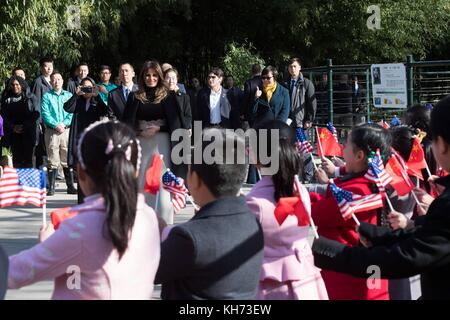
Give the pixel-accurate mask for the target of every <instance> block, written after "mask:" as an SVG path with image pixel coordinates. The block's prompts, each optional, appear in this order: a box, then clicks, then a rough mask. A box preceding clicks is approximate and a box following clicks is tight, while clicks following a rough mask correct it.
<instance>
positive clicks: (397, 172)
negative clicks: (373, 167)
mask: <svg viewBox="0 0 450 320" xmlns="http://www.w3.org/2000/svg"><path fill="white" fill-rule="evenodd" d="M386 171H387V172H388V173H389V174H390V175H391V177H392V182H391V183H390V185H391V186H392V187H393V188H394V189H395V190H396V191H397V194H398V195H399V196H404V195H406V194H408V193H410V192H411V191H412V190H413V189H414V184H413V182H412V181H411V179H410V178H409V176H408V175H407V173H406V170H405V168H404V167H403V166H402V164H401V163H400V162H399V160H398V159H397V157H396V156H395V155H392V157H391V158H390V159H389V161H388V163H387V164H386Z"/></svg>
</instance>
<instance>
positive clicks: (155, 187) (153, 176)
mask: <svg viewBox="0 0 450 320" xmlns="http://www.w3.org/2000/svg"><path fill="white" fill-rule="evenodd" d="M162 165H163V162H162V159H161V157H160V155H159V154H155V155H154V156H153V158H152V163H151V164H150V166H149V167H148V169H147V171H146V172H145V186H144V191H145V192H149V193H151V194H157V193H158V192H159V186H160V183H161V170H162Z"/></svg>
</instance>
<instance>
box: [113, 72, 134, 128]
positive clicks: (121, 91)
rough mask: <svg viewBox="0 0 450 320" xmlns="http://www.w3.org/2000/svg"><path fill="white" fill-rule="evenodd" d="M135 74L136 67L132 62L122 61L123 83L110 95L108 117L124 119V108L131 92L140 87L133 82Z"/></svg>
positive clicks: (120, 74) (120, 75) (121, 75)
mask: <svg viewBox="0 0 450 320" xmlns="http://www.w3.org/2000/svg"><path fill="white" fill-rule="evenodd" d="M134 76H135V72H134V68H133V66H132V65H131V64H130V63H122V64H121V65H120V66H119V77H120V82H121V85H120V86H119V87H117V88H116V89H114V90H112V91H111V92H110V93H109V95H108V117H109V118H110V119H117V120H122V116H123V110H124V109H125V106H126V104H127V101H128V98H129V97H130V94H131V93H132V92H135V91H137V89H138V86H137V85H136V84H135V83H134V82H133V78H134Z"/></svg>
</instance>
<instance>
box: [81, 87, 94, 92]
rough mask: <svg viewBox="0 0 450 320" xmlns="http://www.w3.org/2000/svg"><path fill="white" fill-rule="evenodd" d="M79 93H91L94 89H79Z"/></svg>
mask: <svg viewBox="0 0 450 320" xmlns="http://www.w3.org/2000/svg"><path fill="white" fill-rule="evenodd" d="M80 89H81V92H83V93H92V92H93V90H94V87H81V88H80Z"/></svg>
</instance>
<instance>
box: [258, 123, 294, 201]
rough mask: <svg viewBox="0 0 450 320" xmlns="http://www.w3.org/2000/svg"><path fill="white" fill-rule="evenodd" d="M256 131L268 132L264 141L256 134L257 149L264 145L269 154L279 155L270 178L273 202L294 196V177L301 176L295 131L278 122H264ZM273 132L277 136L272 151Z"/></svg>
mask: <svg viewBox="0 0 450 320" xmlns="http://www.w3.org/2000/svg"><path fill="white" fill-rule="evenodd" d="M256 129H257V130H258V131H259V130H260V129H266V130H267V131H268V132H267V135H266V137H267V139H266V141H261V139H262V137H264V136H262V135H260V134H259V133H258V135H257V136H258V147H259V145H260V144H261V143H265V144H266V146H267V150H268V151H269V152H275V153H276V154H278V155H279V168H278V171H277V173H275V174H274V175H273V176H272V181H273V184H274V186H275V194H274V197H275V201H277V202H278V200H279V199H280V198H282V197H292V196H294V176H295V175H298V176H299V177H302V176H303V160H302V158H301V157H300V155H299V154H298V151H297V148H296V145H295V142H296V136H295V130H294V129H293V128H291V127H290V126H288V125H287V124H286V123H284V122H283V121H279V120H271V121H267V122H264V123H262V124H261V125H258V126H257V128H256ZM275 130H278V134H279V140H278V149H276V150H272V149H273V146H272V145H271V136H272V133H274V131H275ZM258 153H259V152H258ZM269 156H272V155H269Z"/></svg>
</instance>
